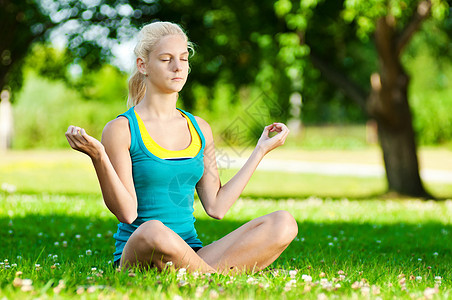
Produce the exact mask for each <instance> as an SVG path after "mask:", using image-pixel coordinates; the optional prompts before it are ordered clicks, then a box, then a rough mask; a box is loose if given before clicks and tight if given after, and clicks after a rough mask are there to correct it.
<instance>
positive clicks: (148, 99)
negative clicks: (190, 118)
mask: <svg viewBox="0 0 452 300" xmlns="http://www.w3.org/2000/svg"><path fill="white" fill-rule="evenodd" d="M177 97H178V95H177V93H171V94H157V93H148V92H146V94H145V95H144V98H143V100H141V102H140V103H138V104H137V105H136V107H135V108H136V110H137V111H138V113H142V114H143V117H146V118H150V119H160V120H170V119H172V118H174V117H175V116H178V115H180V113H179V112H178V111H177V109H176V102H177Z"/></svg>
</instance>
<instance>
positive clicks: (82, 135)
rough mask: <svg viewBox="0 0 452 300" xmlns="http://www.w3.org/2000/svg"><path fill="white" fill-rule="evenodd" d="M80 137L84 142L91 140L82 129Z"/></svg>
mask: <svg viewBox="0 0 452 300" xmlns="http://www.w3.org/2000/svg"><path fill="white" fill-rule="evenodd" d="M80 136H81V137H82V138H83V140H84V141H85V142H87V143H88V142H89V140H90V138H91V136H89V135H88V134H87V133H86V131H85V129H83V128H80Z"/></svg>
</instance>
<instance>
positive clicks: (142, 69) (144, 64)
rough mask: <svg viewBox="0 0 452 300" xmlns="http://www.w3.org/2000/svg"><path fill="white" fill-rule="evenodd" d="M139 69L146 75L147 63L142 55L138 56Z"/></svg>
mask: <svg viewBox="0 0 452 300" xmlns="http://www.w3.org/2000/svg"><path fill="white" fill-rule="evenodd" d="M137 69H138V72H140V73H141V74H143V75H146V63H145V62H144V60H143V59H142V58H141V57H138V58H137Z"/></svg>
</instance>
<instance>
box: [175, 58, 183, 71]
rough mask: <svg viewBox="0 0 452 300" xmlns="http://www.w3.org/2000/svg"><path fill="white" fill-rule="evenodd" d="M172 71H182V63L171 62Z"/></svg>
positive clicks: (176, 60) (178, 60) (177, 61)
mask: <svg viewBox="0 0 452 300" xmlns="http://www.w3.org/2000/svg"><path fill="white" fill-rule="evenodd" d="M173 62H174V63H173V71H174V72H180V71H182V62H181V60H180V59H175V60H173Z"/></svg>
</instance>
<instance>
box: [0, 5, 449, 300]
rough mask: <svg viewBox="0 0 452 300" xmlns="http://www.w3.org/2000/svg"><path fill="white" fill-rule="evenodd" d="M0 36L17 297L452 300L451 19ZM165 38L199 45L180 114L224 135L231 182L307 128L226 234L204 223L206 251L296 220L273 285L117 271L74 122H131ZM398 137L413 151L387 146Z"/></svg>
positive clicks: (118, 10) (3, 210) (221, 13)
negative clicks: (139, 38) (137, 78)
mask: <svg viewBox="0 0 452 300" xmlns="http://www.w3.org/2000/svg"><path fill="white" fill-rule="evenodd" d="M1 20H2V22H3V23H2V28H7V29H9V30H4V31H3V33H1V38H2V39H1V40H2V43H0V45H1V46H0V54H1V64H0V65H1V66H0V71H1V72H0V75H2V78H1V81H0V83H1V86H2V102H1V104H2V113H4V112H5V111H6V110H8V104H7V103H11V111H12V116H13V118H11V119H10V118H9V117H7V115H6V114H2V115H1V116H2V118H1V119H0V122H1V124H2V126H1V128H2V148H3V150H2V152H1V157H0V184H1V189H2V194H1V197H2V198H1V199H2V202H1V206H0V222H1V225H2V226H1V235H2V236H3V237H5V238H4V239H3V240H2V250H1V251H2V252H0V259H2V261H3V263H2V264H1V266H0V270H1V272H2V273H0V280H1V290H0V295H5V296H6V297H8V298H10V297H11V298H13V297H18V295H20V296H25V297H27V296H28V297H35V296H36V295H37V294H38V295H43V296H52V295H53V296H58V295H60V296H61V297H66V296H67V297H71V296H74V295H76V294H79V293H80V294H85V293H89V295H90V297H93V298H97V297H100V296H103V297H112V298H116V297H122V296H125V295H128V296H143V295H147V293H150V294H156V295H158V296H160V297H164V298H171V299H173V298H174V297H183V298H185V297H195V296H196V297H198V296H199V297H201V298H202V297H204V298H216V297H225V298H227V297H251V298H265V297H268V293H269V291H272V292H274V297H275V298H280V297H286V298H299V297H306V298H314V299H315V298H322V297H327V298H328V297H345V298H347V297H350V298H353V297H357V296H361V297H382V298H387V297H401V298H404V297H406V298H413V297H418V298H422V297H425V298H428V297H438V298H448V297H450V294H451V286H452V283H451V271H450V270H451V266H452V264H451V261H450V255H451V254H452V251H451V250H452V249H451V248H452V245H451V243H450V234H451V230H452V226H451V211H452V208H451V201H450V200H448V199H450V198H452V179H451V178H452V175H451V172H452V115H451V113H450V112H452V90H451V89H450V82H451V80H452V65H451V63H450V62H451V58H452V55H451V54H452V53H451V51H452V48H451V45H452V43H451V35H452V19H451V14H450V8H449V5H448V3H447V2H446V1H300V2H297V1H287V0H286V1H275V2H274V1H263V2H257V1H214V2H204V1H178V2H176V1H101V0H96V1H94V0H93V1H88V0H86V1H69V0H68V1H51V0H42V1H31V2H30V1H28V2H25V1H23V2H22V1H5V2H3V3H2V10H1ZM153 20H168V21H174V22H176V23H179V24H181V25H182V26H183V27H184V28H185V29H186V31H187V34H188V36H189V38H190V39H191V40H192V41H193V42H194V43H195V45H196V47H195V49H196V53H195V55H194V56H193V57H192V58H191V60H190V64H191V69H192V70H191V73H190V75H189V79H188V82H187V85H186V87H185V88H184V90H183V91H182V93H181V95H180V100H179V107H181V108H183V109H187V110H188V111H190V112H192V113H193V114H195V115H199V116H201V117H202V118H204V119H205V120H207V121H208V122H209V123H210V125H211V127H212V129H213V132H214V137H215V143H216V146H217V159H218V165H219V167H220V175H221V177H222V182H223V183H224V182H226V181H227V180H228V179H229V178H231V176H233V174H235V172H236V171H237V169H238V168H239V167H240V165H241V164H243V162H244V160H245V159H246V157H247V155H248V154H249V153H250V152H251V150H252V146H253V145H254V144H255V142H256V141H257V139H258V137H259V136H260V134H261V132H262V128H263V126H265V125H266V124H269V123H271V122H274V121H283V122H286V123H287V124H288V125H289V128H290V129H291V134H290V135H289V137H288V140H287V142H286V144H285V145H284V146H283V147H281V148H278V149H277V150H276V151H273V152H272V153H270V154H269V155H268V156H267V157H266V158H265V159H264V161H263V162H262V164H261V167H260V168H259V169H258V170H257V171H256V173H255V174H254V175H253V178H252V180H251V181H250V183H249V185H248V186H247V188H246V189H245V191H244V193H243V194H242V197H241V199H240V200H239V201H238V203H237V204H236V206H234V209H233V210H232V211H231V212H230V213H228V215H227V216H226V218H225V219H224V220H222V221H220V223H217V221H213V220H212V221H210V220H209V219H208V217H207V216H206V215H205V214H204V213H203V212H202V207H201V206H200V204H199V202H198V201H197V202H196V205H195V206H196V217H197V218H198V221H197V224H198V225H197V227H198V230H199V231H200V235H201V238H202V239H203V240H205V241H206V242H209V241H213V240H215V239H218V238H219V237H221V236H222V235H224V234H225V233H227V232H228V231H230V230H233V229H234V228H236V227H237V226H239V225H240V224H243V223H244V222H246V221H248V220H250V219H251V218H255V217H257V216H259V215H261V214H264V213H268V212H271V211H272V210H275V209H287V210H289V211H290V212H291V213H293V214H294V216H295V217H296V219H297V221H298V223H299V227H300V232H299V236H298V237H297V239H296V240H295V242H294V243H293V244H292V245H291V246H290V247H289V248H288V250H287V251H286V252H285V253H284V254H283V255H282V257H281V258H280V259H279V260H278V261H277V262H275V265H273V266H272V267H274V268H275V269H276V270H277V271H276V272H275V271H274V270H273V271H271V270H268V271H267V273H264V274H260V275H259V276H255V277H253V276H251V277H249V276H248V277H247V276H242V277H240V276H237V277H236V278H235V279H227V278H226V279H225V278H222V277H215V278H214V279H213V280H212V279H210V280H208V283H207V285H206V283H205V281H206V279H205V278H204V279H203V280H201V279H200V278H193V277H190V276H191V275H186V274H182V275H180V274H179V273H178V274H177V275H175V274H172V273H168V274H166V273H165V274H163V275H160V274H156V273H153V272H152V271H151V272H150V273H144V274H143V273H138V274H135V273H133V275H132V276H127V274H126V275H123V274H115V272H114V270H110V269H112V268H111V267H110V266H109V264H108V261H109V260H110V259H111V258H110V256H111V252H112V249H111V246H112V245H113V239H112V237H111V235H112V232H114V231H115V230H116V229H115V226H116V220H115V219H114V217H113V216H112V215H111V214H110V213H109V212H108V210H107V209H106V208H105V207H104V205H103V203H102V198H101V194H100V189H99V186H98V183H97V180H96V176H95V172H94V169H93V168H92V166H91V163H90V160H89V158H87V157H85V156H84V155H82V154H80V153H77V152H75V151H72V150H70V149H69V146H68V144H67V141H66V138H65V136H64V132H65V131H66V129H67V127H68V126H69V125H71V124H75V125H78V126H81V127H84V128H85V129H86V130H87V132H88V133H89V134H91V135H92V136H94V137H96V138H100V137H101V132H102V129H103V127H104V125H105V124H106V123H107V122H108V121H109V120H111V119H113V118H115V117H116V116H117V115H118V114H120V113H122V112H124V111H125V110H126V109H127V107H126V99H127V79H128V76H129V74H130V71H131V69H130V66H131V65H132V64H133V59H132V58H131V57H130V55H127V53H130V51H132V49H133V39H131V37H133V36H135V35H136V33H137V31H138V29H139V27H140V26H142V25H143V24H145V23H148V22H151V21H153ZM391 43H392V44H391ZM388 49H389V50H388ZM391 51H392V52H391ZM394 53H395V54H394ZM394 66H395V67H394ZM394 82H395V83H397V84H395V85H394V84H393V83H394ZM385 89H388V90H390V91H391V92H390V93H386V94H385ZM381 91H383V93H382V92H381ZM388 94H389V95H392V96H387V95H388ZM394 95H395V96H394ZM401 95H402V96H401ZM404 95H405V96H406V97H404ZM385 97H386V98H385ZM375 103H380V104H382V105H380V106H378V105H377V106H375V105H374V104H375ZM400 103H402V105H401V104H400ZM375 107H377V109H375ZM381 107H383V108H384V109H381ZM407 107H408V108H409V109H408V110H407V109H406V108H407ZM379 109H380V110H379ZM410 112H411V115H410ZM411 118H412V120H411ZM394 120H402V121H401V123H398V122H397V121H396V122H394ZM8 122H11V123H8ZM8 124H13V125H12V128H13V131H6V130H4V129H5V128H7V127H8ZM407 124H408V125H409V126H408V125H407ZM411 126H412V127H411ZM377 128H378V129H381V128H385V130H384V131H383V132H382V131H378V129H377ZM401 128H402V129H401ZM406 128H408V130H407V131H404V130H405V129H406ZM410 128H412V129H413V130H412V132H413V134H412V140H413V141H415V142H416V143H417V145H418V147H417V148H414V150H415V153H416V154H417V157H418V159H419V166H420V168H417V166H414V167H413V159H412V151H411V150H413V148H410V146H407V147H406V145H407V144H409V143H410ZM387 132H402V133H401V135H400V136H395V138H394V139H393V140H392V142H388V139H387V138H386V137H387V135H388V134H387ZM379 135H380V138H379ZM402 137H403V138H402ZM406 137H407V138H406ZM382 138H383V141H386V144H385V145H383V149H382V144H381V141H382ZM405 138H406V140H407V142H403V141H404V140H405ZM398 142H401V143H402V144H398ZM388 144H389V145H388ZM404 147H406V148H404ZM5 148H6V149H5ZM398 149H400V151H399V152H398V151H397V150H398ZM410 151H411V152H410ZM383 153H386V154H388V155H389V156H395V157H396V158H397V159H396V160H391V158H388V159H386V163H387V165H386V167H387V168H388V167H389V169H390V170H389V173H391V174H393V175H394V176H393V177H391V179H389V180H390V182H389V183H388V179H387V177H386V176H385V174H387V173H388V172H386V173H385V159H384V158H383ZM405 157H410V159H411V160H407V161H406V162H404V163H406V165H401V166H397V167H395V168H392V166H394V165H398V161H405V159H404V158H405ZM406 169H410V171H409V174H407V173H404V172H405V171H404V170H406ZM416 172H417V174H418V175H419V173H420V174H421V177H422V179H423V180H422V181H421V180H420V178H419V182H416V180H417V179H416V174H415V173H416ZM404 174H405V175H406V176H404ZM394 177H395V178H396V179H394ZM412 178H414V180H411V179H412ZM424 188H425V189H424ZM30 224H33V225H32V227H33V228H30ZM81 236H82V238H81ZM85 237H86V239H84V238H85ZM68 244H69V247H68ZM64 245H66V246H64ZM350 253H353V254H350ZM99 270H101V271H102V272H100V271H99ZM290 271H292V272H291V273H290ZM18 272H20V273H18ZM76 273H79V275H74V274H76ZM363 273H365V275H363ZM104 274H105V275H104ZM294 274H295V275H294ZM344 274H345V275H344ZM129 275H130V274H129ZM173 275H174V276H173ZM306 276H308V277H306ZM342 276H344V277H342ZM309 277H311V280H312V281H310V280H309ZM29 278H31V279H32V282H33V283H32V284H30V285H29V284H28V283H29V282H28V281H24V279H29ZM162 278H163V279H162ZM306 279H308V280H306ZM60 280H62V282H63V283H61V282H60ZM181 281H182V283H181ZM338 284H339V287H338V286H337V285H338ZM123 286H125V287H127V286H133V287H130V288H128V289H127V288H124V287H123ZM200 287H201V288H200Z"/></svg>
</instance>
